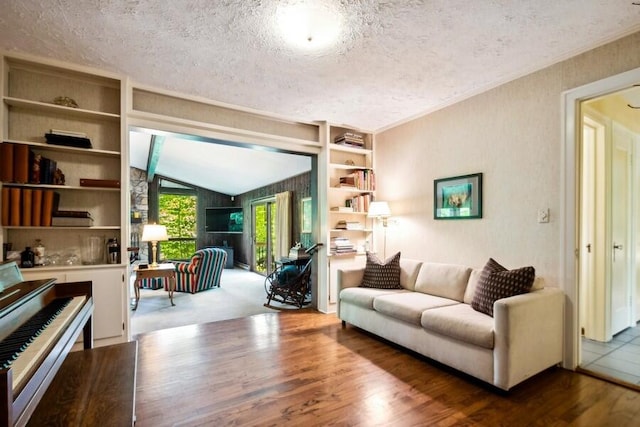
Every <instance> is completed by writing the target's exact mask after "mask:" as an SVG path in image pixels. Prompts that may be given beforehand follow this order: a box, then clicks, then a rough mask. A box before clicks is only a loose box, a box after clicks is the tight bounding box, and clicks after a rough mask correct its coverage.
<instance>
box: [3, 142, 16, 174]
mask: <svg viewBox="0 0 640 427" xmlns="http://www.w3.org/2000/svg"><path fill="white" fill-rule="evenodd" d="M0 181H2V182H13V144H9V143H8V142H5V143H2V144H0Z"/></svg>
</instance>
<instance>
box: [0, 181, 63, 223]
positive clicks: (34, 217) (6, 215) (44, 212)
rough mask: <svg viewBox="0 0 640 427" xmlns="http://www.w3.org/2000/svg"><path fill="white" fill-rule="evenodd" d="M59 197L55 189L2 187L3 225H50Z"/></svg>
mask: <svg viewBox="0 0 640 427" xmlns="http://www.w3.org/2000/svg"><path fill="white" fill-rule="evenodd" d="M58 197H59V196H58V193H56V192H55V191H53V190H41V189H37V188H36V189H32V188H18V187H2V225H3V226H15V227H19V226H23V227H49V226H51V225H52V224H51V220H52V218H53V211H54V205H55V204H56V199H57V198H58Z"/></svg>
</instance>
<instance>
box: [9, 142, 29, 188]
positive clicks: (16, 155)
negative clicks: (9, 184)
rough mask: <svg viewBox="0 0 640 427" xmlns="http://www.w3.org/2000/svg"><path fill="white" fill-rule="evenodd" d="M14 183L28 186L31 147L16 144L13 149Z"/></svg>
mask: <svg viewBox="0 0 640 427" xmlns="http://www.w3.org/2000/svg"><path fill="white" fill-rule="evenodd" d="M13 182H17V183H19V184H27V183H28V182H29V147H28V146H27V145H22V144H15V146H14V147H13Z"/></svg>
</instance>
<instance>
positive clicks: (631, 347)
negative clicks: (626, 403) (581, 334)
mask: <svg viewBox="0 0 640 427" xmlns="http://www.w3.org/2000/svg"><path fill="white" fill-rule="evenodd" d="M580 367H581V368H583V369H586V370H589V371H593V372H597V373H600V374H604V375H608V376H611V377H614V378H617V379H620V380H622V381H624V382H628V383H631V384H635V385H640V323H639V324H638V325H636V326H635V327H634V328H628V329H625V330H624V331H622V332H620V333H619V334H617V335H615V336H614V337H613V339H612V340H611V341H609V342H606V343H604V342H598V341H592V340H589V339H586V338H583V339H582V364H581V365H580Z"/></svg>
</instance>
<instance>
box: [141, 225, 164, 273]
mask: <svg viewBox="0 0 640 427" xmlns="http://www.w3.org/2000/svg"><path fill="white" fill-rule="evenodd" d="M140 240H141V241H143V242H151V253H152V258H151V259H152V263H151V267H157V266H158V260H157V254H158V242H164V241H166V240H169V236H168V235H167V227H165V226H164V225H158V224H146V225H145V226H144V228H143V229H142V238H141V239H140Z"/></svg>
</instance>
